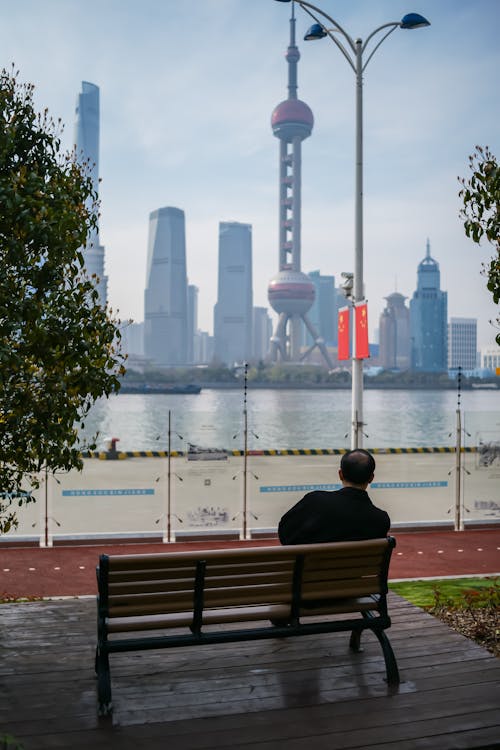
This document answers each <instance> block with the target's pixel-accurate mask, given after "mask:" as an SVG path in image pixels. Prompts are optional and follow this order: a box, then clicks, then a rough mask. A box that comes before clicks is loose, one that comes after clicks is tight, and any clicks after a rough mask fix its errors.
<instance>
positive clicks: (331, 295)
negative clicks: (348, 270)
mask: <svg viewBox="0 0 500 750" xmlns="http://www.w3.org/2000/svg"><path fill="white" fill-rule="evenodd" d="M307 275H308V276H309V278H310V279H311V281H312V282H313V284H314V288H315V297H314V303H313V305H312V307H311V309H310V311H309V317H310V319H311V322H312V324H313V326H314V327H315V328H317V330H318V331H319V334H320V336H321V337H322V338H323V339H324V341H325V344H326V345H327V346H336V345H337V304H336V297H337V292H336V289H335V276H327V275H325V274H321V273H320V272H319V271H310V272H309V273H308V274H307ZM343 304H345V300H344V301H343ZM308 343H309V344H311V343H314V342H313V339H312V337H311V335H310V334H309V335H308Z"/></svg>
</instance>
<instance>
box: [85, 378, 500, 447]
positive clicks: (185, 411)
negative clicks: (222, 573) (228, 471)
mask: <svg viewBox="0 0 500 750" xmlns="http://www.w3.org/2000/svg"><path fill="white" fill-rule="evenodd" d="M246 408H247V414H248V449H250V450H255V449H266V450H268V449H277V450H279V449H281V450H283V449H292V448H347V447H349V443H350V438H349V435H350V422H351V391H350V390H348V389H346V390H273V389H263V390H249V391H248V393H247V400H246ZM460 409H461V415H462V420H463V426H464V427H465V431H466V432H464V434H463V438H464V440H465V444H466V445H467V444H469V445H477V444H478V443H479V442H480V441H490V440H500V391H498V390H496V391H494V390H491V391H488V390H476V391H463V392H462V394H461V406H460ZM456 410H457V394H456V393H455V392H454V391H440V390H439V391H438V390H436V391H433V390H425V391H416V390H367V391H365V393H364V421H365V424H366V426H365V438H364V441H363V442H364V446H365V447H367V448H384V447H391V448H398V447H401V448H413V447H421V446H426V447H431V446H451V445H454V444H455V435H456V421H457V417H456ZM169 412H170V415H171V438H170V447H171V450H186V448H187V443H188V442H189V443H193V444H196V445H199V446H202V447H211V448H224V449H226V450H242V449H243V445H244V416H243V413H244V393H243V389H241V390H223V389H221V390H217V389H204V390H202V392H201V393H200V394H199V395H186V396H184V395H151V394H147V395H142V394H121V395H114V396H111V397H110V398H109V399H102V400H100V401H99V402H97V403H96V404H95V406H94V407H93V409H92V411H91V413H90V415H89V417H88V419H87V424H86V427H85V430H84V431H83V432H82V438H83V439H89V438H90V437H91V436H92V435H93V434H94V433H95V432H96V431H99V436H98V440H97V446H98V448H100V449H103V448H104V447H105V442H106V440H107V439H109V438H110V437H117V438H119V440H120V442H119V443H118V446H117V447H118V449H119V450H125V451H130V450H165V449H166V448H167V447H168V417H169ZM467 433H468V434H467Z"/></svg>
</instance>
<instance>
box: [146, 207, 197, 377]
mask: <svg viewBox="0 0 500 750" xmlns="http://www.w3.org/2000/svg"><path fill="white" fill-rule="evenodd" d="M187 338H188V293H187V274H186V238H185V222H184V211H181V210H180V209H179V208H170V207H168V208H159V209H157V210H156V211H153V212H152V213H151V214H150V215H149V240H148V259H147V271H146V290H145V292H144V353H145V355H146V357H149V358H150V359H152V360H153V361H154V362H155V363H156V364H158V365H161V366H166V365H183V364H186V362H187V351H188V344H187Z"/></svg>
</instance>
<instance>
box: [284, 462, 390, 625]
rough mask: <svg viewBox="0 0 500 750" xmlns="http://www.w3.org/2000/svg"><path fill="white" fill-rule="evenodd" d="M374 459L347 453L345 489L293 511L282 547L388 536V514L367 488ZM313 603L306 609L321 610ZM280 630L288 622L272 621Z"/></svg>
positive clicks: (315, 496)
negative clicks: (378, 504) (376, 502)
mask: <svg viewBox="0 0 500 750" xmlns="http://www.w3.org/2000/svg"><path fill="white" fill-rule="evenodd" d="M374 475H375V459H374V458H373V456H372V454H371V453H368V451H365V450H363V449H362V448H356V449H355V450H352V451H347V453H344V455H343V456H342V459H341V461H340V469H339V477H340V481H341V482H342V485H343V487H342V489H340V490H335V491H334V492H328V491H326V490H314V491H313V492H308V493H307V495H304V497H303V498H302V500H299V502H298V503H297V504H296V505H294V506H293V508H290V510H289V511H287V512H286V513H285V515H284V516H283V517H282V519H281V521H280V522H279V526H278V536H279V539H280V542H281V544H318V543H322V542H356V541H359V540H361V539H381V538H382V537H385V536H387V533H388V531H389V528H390V526H391V520H390V518H389V516H388V514H387V513H386V512H385V510H381V509H380V508H377V507H376V506H375V505H374V504H373V503H372V501H371V500H370V498H369V496H368V493H367V491H366V488H367V487H368V485H369V484H371V483H372V482H373V478H374ZM321 604H322V602H320V601H311V602H308V603H307V604H304V605H303V606H304V607H305V608H306V609H307V608H310V607H313V608H314V607H317V606H320V605H321ZM271 622H272V623H273V625H276V626H277V627H280V626H285V625H287V624H288V621H287V620H279V619H273V620H271Z"/></svg>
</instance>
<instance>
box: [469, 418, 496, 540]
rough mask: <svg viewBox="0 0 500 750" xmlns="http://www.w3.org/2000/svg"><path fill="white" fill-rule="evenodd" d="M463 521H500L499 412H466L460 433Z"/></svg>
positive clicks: (480, 522) (481, 523)
mask: <svg viewBox="0 0 500 750" xmlns="http://www.w3.org/2000/svg"><path fill="white" fill-rule="evenodd" d="M462 438H463V444H464V447H465V452H464V453H463V454H462V458H463V460H462V464H463V470H462V473H461V476H462V497H463V519H464V523H465V525H466V526H467V525H468V524H475V523H477V524H480V525H484V524H487V523H491V522H497V523H498V521H500V412H499V411H496V412H495V411H493V412H465V414H464V416H463V430H462Z"/></svg>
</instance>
